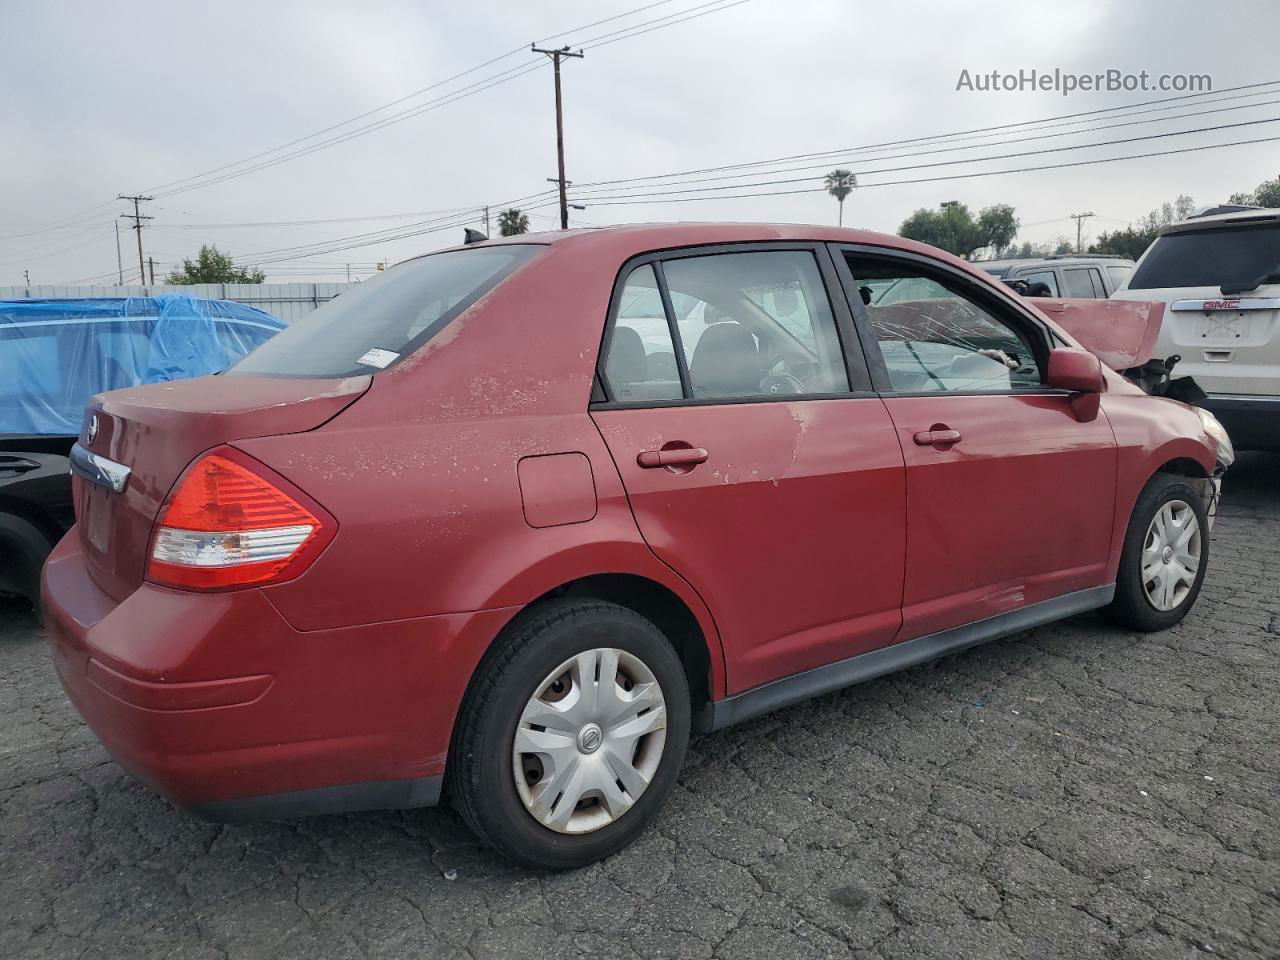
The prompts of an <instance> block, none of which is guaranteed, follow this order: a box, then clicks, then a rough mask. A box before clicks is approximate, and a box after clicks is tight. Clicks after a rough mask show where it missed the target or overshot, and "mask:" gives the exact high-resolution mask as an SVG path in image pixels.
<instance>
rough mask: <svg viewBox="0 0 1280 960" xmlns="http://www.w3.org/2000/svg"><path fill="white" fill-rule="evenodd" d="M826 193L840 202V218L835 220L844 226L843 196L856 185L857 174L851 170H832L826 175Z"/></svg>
mask: <svg viewBox="0 0 1280 960" xmlns="http://www.w3.org/2000/svg"><path fill="white" fill-rule="evenodd" d="M826 185H827V193H829V194H831V195H832V196H833V197H835V198H836V202H837V203H838V204H840V219H839V220H838V221H837V223H839V225H840V226H842V227H843V226H844V198H845V197H847V196H849V194H851V193H852V192H853V188H854V187H856V186H857V185H858V176H857V174H855V173H853V172H852V171H851V170H832V171H831V172H830V173H828V174H827V176H826Z"/></svg>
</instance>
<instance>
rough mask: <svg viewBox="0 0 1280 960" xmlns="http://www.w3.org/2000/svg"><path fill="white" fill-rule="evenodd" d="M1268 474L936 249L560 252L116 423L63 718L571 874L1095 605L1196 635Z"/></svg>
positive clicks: (184, 800) (436, 265) (238, 803)
mask: <svg viewBox="0 0 1280 960" xmlns="http://www.w3.org/2000/svg"><path fill="white" fill-rule="evenodd" d="M1133 306H1134V305H1126V307H1125V308H1126V309H1132V308H1133ZM1046 309H1047V308H1046ZM1064 309H1066V308H1064ZM1082 309H1083V308H1082ZM1067 312H1070V310H1068V311H1067ZM1066 315H1067V314H1066V313H1064V314H1063V316H1064V317H1065V316H1066ZM1095 320H1096V318H1095ZM1157 322H1158V318H1157ZM1088 326H1089V324H1084V325H1083V326H1082V327H1081V328H1080V329H1083V327H1088ZM1092 329H1094V330H1098V329H1102V330H1103V337H1102V339H1105V340H1107V343H1105V344H1103V345H1102V347H1095V349H1097V350H1098V354H1099V355H1101V356H1104V357H1108V358H1110V357H1111V356H1112V355H1118V354H1124V350H1123V349H1122V347H1123V344H1122V343H1121V344H1119V345H1117V344H1118V341H1120V340H1123V339H1124V334H1125V330H1126V329H1127V328H1125V327H1122V326H1116V327H1115V329H1111V328H1107V327H1100V325H1099V324H1098V323H1096V322H1095V323H1093V325H1092ZM1153 338H1154V331H1147V332H1145V333H1141V332H1140V335H1139V336H1138V338H1137V339H1139V340H1142V341H1144V342H1148V343H1149V342H1150V341H1151V340H1152V339H1153ZM1131 353H1132V352H1131ZM1131 353H1130V355H1129V361H1133V359H1134V358H1133V357H1132V355H1131ZM1231 459H1232V454H1231V448H1230V441H1229V440H1228V439H1227V437H1226V435H1225V433H1224V432H1222V430H1221V428H1220V427H1219V426H1218V424H1217V422H1216V421H1215V420H1213V418H1212V416H1211V415H1209V414H1206V413H1205V412H1203V411H1200V410H1197V409H1195V408H1192V407H1190V406H1187V405H1185V404H1182V403H1179V402H1176V401H1174V400H1170V399H1166V398H1161V397H1157V396H1149V395H1147V394H1146V393H1144V392H1143V391H1142V390H1141V389H1139V388H1138V387H1137V386H1135V385H1134V384H1133V383H1131V382H1130V381H1129V380H1128V379H1126V378H1125V377H1123V376H1121V375H1120V374H1119V373H1116V372H1114V371H1113V370H1110V369H1107V368H1106V367H1104V366H1103V365H1102V363H1101V362H1100V361H1099V359H1098V355H1095V353H1092V352H1087V351H1086V350H1085V349H1082V347H1081V345H1080V343H1079V342H1078V341H1077V340H1075V339H1074V338H1073V337H1072V336H1071V335H1070V334H1069V333H1068V332H1066V330H1065V329H1064V328H1063V327H1061V326H1059V325H1057V324H1055V323H1054V322H1053V321H1052V320H1050V319H1049V316H1048V315H1047V313H1045V312H1042V311H1041V310H1040V309H1037V307H1035V306H1034V305H1033V304H1032V302H1031V301H1028V300H1025V299H1022V298H1021V297H1019V296H1017V295H1016V294H1015V293H1013V292H1012V291H1010V290H1008V289H1007V288H1005V287H1002V286H1001V285H999V284H997V283H996V282H994V281H992V280H991V279H990V278H989V277H987V276H986V275H985V274H983V273H981V272H978V271H976V270H974V269H972V268H970V267H969V266H968V265H967V264H966V263H964V262H963V261H960V260H957V259H955V258H953V257H951V256H949V255H947V254H944V253H941V252H940V251H937V250H935V249H932V248H930V247H926V246H922V245H920V244H916V243H912V242H910V241H906V240H902V239H900V238H897V237H888V236H881V235H878V234H872V233H865V232H860V231H854V230H841V229H833V228H826V227H798V226H784V227H779V226H759V225H755V226H752V225H732V226H724V225H711V224H691V225H680V226H635V227H619V228H614V229H607V230H590V231H581V232H568V233H560V234H549V235H543V236H538V235H529V236H524V237H515V238H511V239H509V240H502V241H494V242H487V243H480V244H475V245H472V246H468V247H465V248H459V249H454V250H447V251H444V252H440V253H435V254H431V255H429V256H424V257H420V258H418V259H415V260H410V261H408V262H406V263H403V264H401V265H399V266H397V267H396V268H395V269H393V270H390V271H388V272H387V273H386V274H385V275H383V276H381V277H379V278H378V279H377V280H374V281H371V282H369V283H366V284H362V285H361V286H359V287H358V288H356V289H354V290H351V291H349V292H347V293H345V294H343V295H342V296H341V297H339V298H338V299H337V300H335V301H334V302H332V303H331V304H329V305H327V306H325V307H322V308H321V309H319V310H317V311H316V312H314V313H312V314H310V315H309V316H308V317H306V318H305V319H304V320H302V321H301V322H299V323H297V324H295V325H294V326H292V327H290V328H289V329H287V330H286V331H284V332H283V333H281V334H279V335H278V336H277V337H276V338H275V339H273V340H271V341H269V342H268V343H266V344H265V345H263V346H262V347H260V348H259V349H258V350H256V351H255V352H254V353H252V354H250V355H249V356H248V357H246V358H245V359H244V360H243V361H241V362H240V363H239V364H237V365H236V366H235V367H233V368H232V369H230V370H229V371H227V372H226V373H224V374H222V375H219V376H212V377H204V378H201V379H196V380H190V381H184V382H178V383H169V384H161V385H155V386H149V387H140V388H135V389H130V390H122V391H116V392H113V393H109V394H105V395H103V396H101V397H98V398H95V401H94V403H93V404H91V406H90V408H89V409H88V410H87V411H86V416H85V427H84V432H83V433H82V435H81V438H80V441H79V443H78V444H77V446H76V449H75V451H74V456H73V471H74V473H75V501H76V511H77V518H78V522H77V525H76V527H75V528H74V529H73V530H72V531H71V533H69V534H68V535H67V537H66V538H65V539H64V540H63V541H62V543H61V544H59V546H58V547H57V549H56V550H55V551H54V553H53V555H52V556H51V557H50V559H49V562H48V564H47V566H46V568H45V573H44V584H43V589H44V603H45V610H46V616H47V623H48V630H49V635H50V639H51V641H52V644H53V650H54V655H55V656H54V659H55V663H56V665H57V670H58V673H59V676H60V677H61V680H62V684H63V686H64V687H65V689H66V691H67V695H68V696H69V697H70V698H71V700H72V702H73V703H74V704H75V706H76V708H77V709H78V710H79V711H80V713H81V714H82V715H83V716H84V718H85V719H86V720H87V721H88V723H89V724H90V726H92V728H93V729H94V731H95V732H96V733H97V735H98V736H99V737H100V738H101V739H102V741H103V743H104V744H105V745H106V746H107V748H108V749H109V750H110V751H111V753H112V754H113V755H114V756H115V758H116V759H117V760H118V761H119V762H120V763H121V764H122V765H123V766H124V767H126V768H127V769H129V770H130V771H132V772H133V773H134V774H135V775H137V776H138V777H139V778H141V779H142V780H144V781H146V782H147V783H148V784H150V785H151V786H153V787H154V788H155V789H156V790H158V791H159V792H160V793H162V794H164V795H165V796H167V797H169V798H170V799H172V800H173V801H174V802H175V803H177V804H179V805H182V806H185V807H190V808H193V809H195V810H196V811H198V812H201V813H203V814H206V815H208V816H212V817H217V818H222V819H239V818H249V817H263V816H267V817H283V816H294V815H300V814H308V813H325V812H336V811H344V810H353V809H363V808H379V807H381V808H388V807H414V806H425V805H430V804H433V803H436V802H437V800H438V799H439V798H440V796H441V792H442V789H443V790H444V791H446V792H447V793H448V795H449V796H450V797H451V799H452V801H453V803H454V804H456V805H457V807H458V808H459V809H460V810H461V812H462V814H463V815H464V816H465V818H466V820H467V821H468V823H470V825H471V826H472V827H474V829H475V831H476V832H477V833H478V834H479V835H480V836H481V837H482V838H483V839H484V840H486V841H487V842H489V843H490V844H492V845H493V846H495V847H496V848H498V849H499V850H501V851H503V852H504V853H505V854H507V855H508V856H510V857H512V858H514V859H516V860H519V861H521V862H524V863H527V864H532V865H536V866H541V867H568V866H576V865H580V864H585V863H588V862H590V861H592V860H596V859H598V858H600V857H603V856H606V855H608V854H610V853H612V852H613V851H615V850H617V849H619V848H620V847H621V846H623V845H624V844H626V843H627V842H628V841H630V840H631V839H633V838H634V837H635V836H636V835H637V834H638V833H639V832H640V831H641V830H643V829H644V827H645V826H646V824H647V823H648V822H649V821H651V820H652V819H653V817H654V816H655V815H656V814H657V812H658V810H659V808H660V807H661V806H662V804H663V802H664V801H665V799H666V798H667V796H668V794H669V793H670V791H671V789H672V785H673V783H674V781H675V778H676V776H677V773H678V771H679V769H680V765H681V762H682V760H683V757H684V753H685V747H686V744H687V742H688V739H689V735H690V732H691V731H708V730H715V729H718V728H721V727H724V726H726V725H728V724H732V723H736V722H738V721H741V720H745V719H747V718H750V717H755V716H757V715H759V714H762V713H764V712H766V711H769V710H773V709H775V708H778V707H782V706H785V705H787V704H791V703H795V702H797V701H800V700H803V699H805V698H807V697H812V696H814V695H816V694H820V693H823V692H824V691H828V690H833V689H836V688H839V687H843V686H846V685H848V684H852V683H856V682H858V681H861V680H865V679H867V678H869V677H874V676H878V675H881V674H884V673H887V672H889V671H893V670H898V669H901V668H903V667H907V666H911V665H913V664H918V663H921V662H923V661H926V660H930V659H932V658H935V657H938V656H941V655H943V654H946V653H950V652H953V651H956V650H959V649H962V648H965V647H968V646H971V645H974V644H977V643H981V642H983V641H986V640H990V639H992V638H994V637H999V636H1002V635H1005V634H1008V633H1011V632H1014V631H1018V630H1022V629H1025V628H1027V627H1031V626H1034V625H1036V624H1042V623H1045V622H1047V621H1051V620H1054V619H1057V618H1060V617H1065V616H1068V615H1071V614H1076V613H1080V612H1081V611H1085V610H1091V609H1095V608H1099V609H1101V610H1102V611H1103V612H1104V613H1105V615H1106V616H1107V617H1108V619H1109V620H1111V621H1112V622H1114V623H1117V624H1120V625H1121V626H1124V627H1128V628H1131V629H1137V630H1156V629H1160V628H1163V627H1167V626H1170V625H1171V624H1174V623H1176V622H1178V621H1179V620H1180V619H1181V618H1182V617H1183V616H1185V615H1186V613H1187V611H1188V610H1189V609H1190V607H1191V606H1192V604H1194V603H1195V600H1196V595H1197V593H1198V591H1199V590H1200V585H1201V582H1202V580H1203V579H1204V575H1205V568H1206V564H1207V560H1208V552H1209V524H1210V519H1211V516H1210V515H1211V512H1212V506H1213V503H1214V501H1215V498H1216V492H1217V480H1216V479H1215V478H1216V477H1217V475H1218V474H1219V473H1220V472H1221V470H1222V469H1223V468H1224V467H1225V466H1226V465H1227V464H1229V463H1230V461H1231Z"/></svg>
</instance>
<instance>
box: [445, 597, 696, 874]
mask: <svg viewBox="0 0 1280 960" xmlns="http://www.w3.org/2000/svg"><path fill="white" fill-rule="evenodd" d="M595 648H615V649H619V650H623V651H626V652H627V653H629V654H631V655H633V656H635V657H637V658H639V659H640V660H641V661H643V663H644V664H645V666H647V667H648V669H649V670H650V671H652V673H653V675H654V677H655V678H656V679H657V681H658V684H659V686H660V687H661V689H662V693H663V697H664V699H665V701H666V709H667V726H666V742H665V744H664V746H663V750H662V756H661V759H660V760H659V761H658V766H657V769H656V770H655V771H654V774H653V777H652V778H651V780H650V781H649V785H648V787H646V788H645V789H644V791H643V793H641V794H640V796H639V797H638V799H636V801H635V803H634V805H632V806H631V807H630V808H629V809H627V810H626V811H625V812H624V813H622V814H621V815H620V816H618V817H617V819H615V820H614V821H613V822H611V823H609V824H607V825H606V826H603V827H600V828H599V829H597V830H595V831H593V832H591V833H580V834H566V833H559V832H556V831H555V830H552V829H550V828H549V827H546V826H544V825H543V824H542V823H540V822H539V821H538V820H537V819H536V818H535V817H534V816H533V814H531V813H530V812H529V811H528V810H527V809H526V808H525V806H524V803H523V802H522V801H521V799H520V795H519V792H518V790H517V787H516V783H515V772H514V769H513V763H512V750H513V745H514V738H515V733H516V727H517V724H518V723H519V720H520V716H521V714H522V712H523V710H524V708H525V705H526V704H527V703H528V701H529V699H530V698H531V697H532V696H533V695H534V694H535V693H536V692H537V691H536V689H535V688H536V687H537V686H538V685H539V684H541V683H542V682H543V678H545V677H546V676H547V675H548V674H549V673H550V671H552V670H554V669H555V668H556V667H557V666H559V665H560V664H562V663H564V662H565V661H566V660H568V659H569V658H571V657H573V656H575V655H576V654H578V653H582V652H584V651H587V650H591V649H595ZM689 724H690V700H689V686H688V681H687V679H686V677H685V673H684V668H683V666H682V665H681V662H680V658H679V656H678V655H677V654H676V652H675V650H674V649H673V648H672V647H671V644H670V643H668V641H667V639H666V637H664V636H663V635H662V633H661V632H660V631H659V630H658V628H657V627H655V626H654V625H653V624H652V623H650V622H649V621H648V620H646V619H645V618H644V617H642V616H640V615H639V614H637V613H635V612H634V611H632V610H628V609H627V608H625V607H620V606H618V605H616V604H612V603H605V602H602V601H598V600H583V599H568V598H566V599H560V600H553V601H549V602H547V603H545V604H540V605H538V606H537V607H534V608H531V609H529V610H527V611H525V612H524V613H523V614H521V615H520V616H519V617H517V619H516V620H514V621H513V622H512V623H511V624H510V625H509V626H508V627H507V628H506V630H504V631H503V633H502V635H501V636H500V637H499V638H498V639H497V640H496V641H495V643H494V647H493V649H492V650H491V651H490V652H489V653H488V654H487V655H486V657H485V659H484V661H483V662H482V663H481V664H480V666H479V667H478V668H477V671H476V676H475V677H474V678H473V680H472V682H471V686H470V688H469V689H468V691H467V695H466V696H465V697H464V699H463V704H462V709H461V710H460V711H459V715H458V721H457V725H456V727H455V730H454V737H453V746H452V749H451V751H450V757H449V766H448V774H447V777H448V783H447V790H448V793H449V795H450V797H451V799H452V801H453V805H454V806H455V807H456V808H457V810H458V812H459V813H460V814H461V815H462V817H463V819H464V820H465V821H466V822H467V824H468V826H470V827H471V829H472V830H474V831H475V833H476V834H477V835H478V836H479V837H480V838H481V839H482V840H483V841H485V842H486V843H487V844H489V845H490V846H491V847H493V848H495V849H496V850H498V851H499V852H500V853H502V854H503V855H505V856H506V857H508V858H510V859H511V860H514V861H516V862H517V863H521V864H524V865H525V866H529V867H533V868H535V869H550V870H563V869H569V868H573V867H581V866H585V865H587V864H589V863H593V862H595V861H596V860H600V859H603V858H604V857H607V856H609V855H611V854H613V853H616V852H617V851H618V850H620V849H622V848H623V847H625V846H626V845H627V844H629V843H630V842H631V841H632V840H634V839H635V838H636V837H637V836H638V835H639V834H640V833H641V832H643V831H644V829H645V827H647V826H648V825H649V823H650V822H651V821H652V820H653V818H654V817H655V816H656V815H657V813H658V811H659V810H660V809H661V807H662V805H663V803H665V802H666V799H667V797H668V796H669V795H670V793H671V790H672V788H673V787H674V786H675V781H676V777H677V775H678V774H679V772H680V768H681V767H682V766H683V764H684V755H685V749H686V747H687V746H688V742H689Z"/></svg>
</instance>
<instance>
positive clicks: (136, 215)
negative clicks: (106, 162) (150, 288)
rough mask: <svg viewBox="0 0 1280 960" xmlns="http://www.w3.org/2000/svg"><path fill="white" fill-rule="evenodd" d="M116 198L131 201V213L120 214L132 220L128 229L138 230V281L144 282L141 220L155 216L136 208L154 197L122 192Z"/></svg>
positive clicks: (145, 280)
mask: <svg viewBox="0 0 1280 960" xmlns="http://www.w3.org/2000/svg"><path fill="white" fill-rule="evenodd" d="M116 199H117V200H129V201H132V203H133V213H122V214H120V216H121V217H128V218H129V219H130V220H132V221H133V226H132V227H131V228H130V229H132V230H136V231H137V232H138V282H139V283H146V282H147V272H146V271H147V267H146V264H144V263H143V262H142V221H143V220H154V219H155V217H148V216H147V215H146V214H144V213H142V211H140V210H139V209H138V204H140V203H142V202H143V201H144V200H154V199H155V197H143V196H136V197H130V196H126V195H125V194H123V193H122V194H120V195H119V196H118V197H117V198H116Z"/></svg>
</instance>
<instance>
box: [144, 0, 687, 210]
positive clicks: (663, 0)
mask: <svg viewBox="0 0 1280 960" xmlns="http://www.w3.org/2000/svg"><path fill="white" fill-rule="evenodd" d="M671 2H673V0H659V2H657V3H650V4H646V5H645V6H642V7H636V8H635V9H633V10H628V11H626V12H625V13H620V14H616V15H615V16H612V17H606V18H605V19H603V20H596V21H594V22H592V23H588V24H585V25H584V26H581V27H575V28H573V30H572V31H565V33H570V32H575V33H576V32H578V31H579V30H586V29H588V28H590V27H595V26H599V25H600V24H602V23H608V22H610V21H612V20H618V19H620V18H622V17H627V16H631V15H632V14H635V13H641V12H643V11H645V10H649V9H651V8H653V7H661V6H664V5H665V4H667V3H671ZM561 35H562V34H552V37H556V36H561ZM524 50H525V47H524V44H521V45H520V46H518V47H515V48H513V49H511V50H508V51H507V52H506V53H500V54H498V55H497V56H496V57H492V58H490V59H488V60H486V61H484V63H478V64H476V65H475V66H474V67H468V68H467V69H466V70H463V71H462V72H461V73H455V74H454V75H453V76H451V77H446V78H445V79H444V80H437V81H436V82H435V83H429V84H427V85H426V86H425V87H421V88H419V89H417V90H415V91H413V92H412V93H407V94H405V95H404V96H402V97H397V98H396V99H395V100H390V101H388V102H387V103H383V104H380V105H378V106H376V107H373V108H372V109H370V110H366V111H364V112H363V113H358V114H356V115H355V116H353V117H348V118H347V119H346V120H342V121H339V122H338V123H334V124H331V125H330V126H327V127H324V128H322V129H320V130H316V131H315V132H313V133H309V134H306V135H305V136H302V137H297V138H296V139H294V140H290V141H289V142H287V143H282V144H280V145H279V146H276V147H272V148H271V149H270V150H263V151H261V152H260V153H255V154H252V155H251V156H248V157H243V158H241V159H240V160H234V161H232V162H230V163H224V164H223V165H222V166H220V167H213V168H211V169H209V170H205V171H203V172H202V173H194V174H191V175H190V176H187V177H182V178H180V179H178V180H170V181H169V182H168V183H162V184H159V185H157V186H155V187H152V188H151V189H152V190H155V191H157V192H158V191H160V190H164V189H166V188H167V187H172V186H176V185H177V184H180V183H187V182H189V181H191V180H199V179H203V178H204V177H207V176H209V175H211V174H215V173H220V172H222V171H224V170H228V169H230V168H231V167H238V166H241V165H242V164H245V163H249V162H250V161H252V160H257V159H259V158H261V157H265V156H268V155H269V154H272V153H278V152H279V151H281V150H286V149H288V148H289V147H292V146H296V145H297V144H299V143H303V142H305V141H307V140H314V139H315V138H316V137H319V136H323V135H324V134H326V133H329V132H331V131H333V130H337V129H339V128H340V127H345V126H348V125H350V124H352V123H355V122H356V121H358V120H363V119H365V118H366V117H371V116H373V115H374V114H376V113H381V112H382V111H383V110H388V109H390V108H391V107H395V106H399V105H400V104H402V103H405V102H407V101H409V100H413V99H415V98H417V97H420V96H422V94H424V93H428V92H429V91H431V90H436V89H439V88H440V87H443V86H445V85H447V84H450V83H452V82H453V81H455V80H460V79H462V78H463V77H466V76H469V75H471V74H473V73H475V72H476V71H477V70H483V69H484V68H485V67H489V66H492V65H493V64H495V63H499V62H500V61H502V60H505V59H507V58H508V57H512V56H515V55H516V54H517V53H523V52H524Z"/></svg>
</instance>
